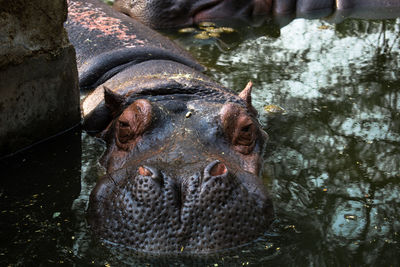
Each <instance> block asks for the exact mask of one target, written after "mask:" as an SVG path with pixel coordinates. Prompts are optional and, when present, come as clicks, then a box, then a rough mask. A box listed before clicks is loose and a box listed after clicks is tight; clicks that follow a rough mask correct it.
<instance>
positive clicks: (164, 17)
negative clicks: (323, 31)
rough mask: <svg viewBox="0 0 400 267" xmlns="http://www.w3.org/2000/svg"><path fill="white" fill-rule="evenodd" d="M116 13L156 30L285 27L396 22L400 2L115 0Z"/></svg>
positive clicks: (379, 0) (390, 0)
mask: <svg viewBox="0 0 400 267" xmlns="http://www.w3.org/2000/svg"><path fill="white" fill-rule="evenodd" d="M114 7H115V9H116V10H118V11H120V12H123V13H125V14H127V15H129V16H131V17H133V18H136V19H138V20H140V21H142V22H143V23H144V24H146V25H148V26H150V27H152V28H170V27H184V26H189V25H193V24H198V23H200V22H203V21H215V20H229V21H231V20H232V19H236V20H241V21H243V20H244V21H246V22H247V23H249V24H260V19H263V18H268V17H273V18H274V19H275V20H276V22H277V23H278V24H279V25H281V26H283V25H285V24H287V23H288V22H289V21H290V20H291V19H294V18H296V17H305V18H322V17H330V18H331V19H332V20H333V21H335V22H339V21H341V20H343V19H344V18H346V17H355V18H360V17H361V18H376V19H378V18H394V17H397V16H398V15H399V14H400V1H399V0H195V1H194V0H115V2H114Z"/></svg>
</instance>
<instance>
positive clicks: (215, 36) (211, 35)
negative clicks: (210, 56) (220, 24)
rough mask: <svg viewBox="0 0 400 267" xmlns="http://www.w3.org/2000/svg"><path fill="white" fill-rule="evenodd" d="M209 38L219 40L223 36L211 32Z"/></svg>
mask: <svg viewBox="0 0 400 267" xmlns="http://www.w3.org/2000/svg"><path fill="white" fill-rule="evenodd" d="M208 36H210V37H213V38H219V37H220V36H221V34H219V33H218V32H210V33H209V34H208Z"/></svg>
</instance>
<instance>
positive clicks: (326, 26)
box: [318, 25, 330, 30]
mask: <svg viewBox="0 0 400 267" xmlns="http://www.w3.org/2000/svg"><path fill="white" fill-rule="evenodd" d="M329 28H330V27H329V26H328V25H321V26H319V27H318V30H328V29H329Z"/></svg>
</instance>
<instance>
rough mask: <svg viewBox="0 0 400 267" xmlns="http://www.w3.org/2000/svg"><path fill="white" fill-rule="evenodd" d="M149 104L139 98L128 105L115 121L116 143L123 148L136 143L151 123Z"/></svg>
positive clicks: (126, 148) (125, 148)
mask: <svg viewBox="0 0 400 267" xmlns="http://www.w3.org/2000/svg"><path fill="white" fill-rule="evenodd" d="M151 115H152V110H151V104H150V102H149V101H148V100H144V99H139V100H136V101H135V102H134V103H132V104H131V105H129V106H128V107H127V108H126V109H125V110H124V111H123V112H122V114H121V115H120V116H119V118H118V120H117V122H116V131H115V133H116V136H115V138H116V144H117V146H118V147H119V148H121V149H123V150H128V149H129V148H130V147H132V146H134V145H136V143H137V142H138V140H139V139H140V137H141V136H142V135H143V133H144V132H145V130H146V129H147V128H148V127H149V125H150V123H151Z"/></svg>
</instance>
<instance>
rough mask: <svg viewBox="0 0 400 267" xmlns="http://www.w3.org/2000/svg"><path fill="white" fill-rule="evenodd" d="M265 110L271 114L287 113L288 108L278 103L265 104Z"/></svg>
mask: <svg viewBox="0 0 400 267" xmlns="http://www.w3.org/2000/svg"><path fill="white" fill-rule="evenodd" d="M264 110H265V112H267V113H269V114H283V113H286V110H285V109H284V108H282V107H280V106H277V105H266V106H264Z"/></svg>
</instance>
